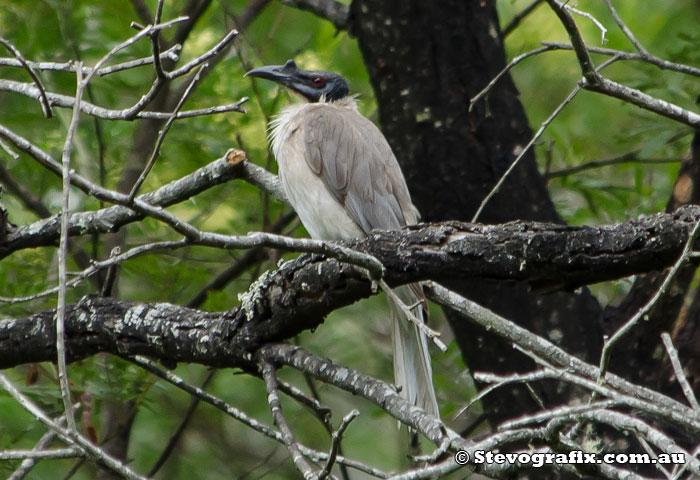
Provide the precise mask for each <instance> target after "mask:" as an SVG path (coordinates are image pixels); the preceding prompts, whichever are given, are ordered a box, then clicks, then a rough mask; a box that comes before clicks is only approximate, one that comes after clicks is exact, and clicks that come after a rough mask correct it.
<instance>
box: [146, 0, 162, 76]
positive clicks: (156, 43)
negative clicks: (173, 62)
mask: <svg viewBox="0 0 700 480" xmlns="http://www.w3.org/2000/svg"><path fill="white" fill-rule="evenodd" d="M162 17H163V0H158V4H157V5H156V16H155V18H154V19H153V23H155V24H156V25H157V24H159V23H160V21H161V19H162ZM148 37H149V38H150V39H151V53H152V56H153V68H154V70H155V72H156V76H157V77H158V78H159V79H160V80H164V79H165V73H164V72H163V65H162V64H161V63H160V31H159V30H156V31H154V32H152V33H151V34H149V35H148Z"/></svg>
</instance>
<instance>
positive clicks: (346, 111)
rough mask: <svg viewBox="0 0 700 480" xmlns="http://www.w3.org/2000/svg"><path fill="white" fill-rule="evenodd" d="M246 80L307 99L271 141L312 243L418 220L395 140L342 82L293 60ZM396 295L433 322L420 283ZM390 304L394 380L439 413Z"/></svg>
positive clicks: (424, 362)
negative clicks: (275, 86)
mask: <svg viewBox="0 0 700 480" xmlns="http://www.w3.org/2000/svg"><path fill="white" fill-rule="evenodd" d="M246 76H251V77H259V78H264V79H267V80H272V81H274V82H277V83H278V84H280V85H283V86H285V87H287V88H289V89H291V90H293V91H294V92H296V93H298V94H300V95H301V96H302V97H304V98H305V99H306V100H307V101H308V102H305V103H301V104H294V105H291V106H289V107H287V108H285V109H284V110H283V111H282V112H281V113H280V114H279V115H278V116H277V117H276V118H275V119H274V120H273V121H272V123H271V125H270V127H271V132H270V142H271V147H272V153H273V154H274V156H275V159H276V160H277V164H278V165H279V177H280V179H281V181H282V186H283V188H284V191H285V193H286V195H287V198H288V199H289V202H290V203H291V205H292V207H293V208H294V210H296V212H297V214H298V215H299V218H300V219H301V222H302V223H303V224H304V227H305V228H306V230H307V231H308V232H309V234H310V235H311V236H312V237H313V238H315V239H319V240H345V239H351V238H359V237H363V236H366V235H369V233H370V232H371V231H372V230H373V229H381V230H398V229H400V228H401V227H403V226H405V225H413V224H415V223H416V222H417V220H418V212H417V210H416V208H415V207H414V206H413V203H411V197H410V195H409V193H408V188H407V187H406V181H405V179H404V176H403V173H402V172H401V168H400V167H399V164H398V162H397V161H396V157H395V156H394V154H393V152H392V151H391V147H389V143H388V142H387V141H386V139H385V138H384V135H382V132H381V131H380V130H379V129H378V128H377V127H376V126H375V125H374V124H373V123H372V122H371V121H370V120H368V119H367V118H365V117H364V116H362V115H361V114H360V113H359V112H358V110H357V103H356V101H355V98H354V97H352V96H349V88H348V84H347V82H346V81H345V79H344V78H343V77H341V76H340V75H338V74H337V73H333V72H325V71H304V70H300V69H299V68H298V67H297V66H296V64H295V63H294V61H292V60H289V61H288V62H287V63H285V64H284V65H274V66H267V67H262V68H256V69H254V70H251V71H249V72H248V73H247V74H246ZM396 293H397V294H398V297H399V298H400V299H401V301H402V302H403V303H404V305H407V306H409V307H411V308H413V312H414V315H415V316H417V317H418V318H419V319H421V320H422V321H426V320H427V308H426V305H425V297H424V295H423V290H422V288H421V287H420V285H418V284H411V285H406V286H402V287H399V288H397V289H396ZM389 304H390V306H391V311H392V315H391V316H392V324H393V327H392V339H393V348H394V377H395V383H396V385H397V387H398V388H399V392H400V394H401V395H402V396H403V397H404V398H405V399H406V400H408V401H409V402H411V403H413V404H414V405H417V406H419V407H421V408H423V409H424V410H425V411H427V412H429V413H431V414H433V415H436V416H437V415H438V406H437V401H436V399H435V391H434V390H433V375H432V369H431V366H430V355H429V353H428V343H427V340H426V337H425V335H424V334H423V332H421V331H420V329H419V328H418V327H417V326H416V325H415V324H414V323H411V322H410V321H409V320H408V318H406V313H405V311H404V310H403V309H402V308H401V307H400V306H399V305H396V303H395V302H393V301H392V299H391V298H389Z"/></svg>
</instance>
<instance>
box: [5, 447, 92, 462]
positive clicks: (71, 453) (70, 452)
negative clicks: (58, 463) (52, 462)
mask: <svg viewBox="0 0 700 480" xmlns="http://www.w3.org/2000/svg"><path fill="white" fill-rule="evenodd" d="M82 455H83V454H82V452H80V450H77V449H75V448H54V449H49V450H0V460H23V459H25V458H26V459H31V460H41V459H44V458H73V457H80V456H82Z"/></svg>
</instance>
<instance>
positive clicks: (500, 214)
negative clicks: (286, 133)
mask: <svg viewBox="0 0 700 480" xmlns="http://www.w3.org/2000/svg"><path fill="white" fill-rule="evenodd" d="M350 21H351V24H350V25H351V32H352V33H353V34H354V35H356V36H357V38H358V40H359V45H360V49H361V51H362V54H363V56H364V60H365V63H366V65H367V69H368V71H369V74H370V78H371V81H372V85H373V86H374V90H375V92H376V96H377V101H378V104H379V118H380V123H381V125H382V129H383V132H384V134H385V135H386V137H387V139H388V140H389V143H390V144H391V146H392V148H393V149H394V153H395V154H396V156H397V158H398V160H399V162H400V163H401V166H402V168H403V171H404V174H405V175H406V180H407V182H408V185H409V189H410V191H411V193H412V197H413V201H414V203H415V204H416V206H417V207H418V208H419V210H420V211H421V213H422V215H423V219H424V220H426V221H439V220H445V219H459V220H470V219H471V217H472V216H473V215H474V213H475V212H476V210H477V208H478V206H479V204H480V203H481V201H482V200H483V199H484V197H485V196H486V195H487V194H488V192H489V191H490V189H491V188H492V187H493V186H494V185H495V184H496V182H498V180H499V179H500V177H501V176H502V175H503V173H504V172H505V171H506V169H507V168H508V167H509V166H510V164H511V162H512V161H513V160H514V159H515V157H516V156H517V155H518V153H519V152H520V151H521V150H522V148H523V147H524V146H525V145H526V144H527V142H528V141H529V140H530V138H531V137H532V131H531V129H530V127H529V125H528V122H527V118H526V116H525V113H524V111H523V108H522V105H521V104H520V101H519V99H518V92H517V90H516V88H515V86H514V84H513V82H512V81H511V79H510V77H509V76H505V77H504V78H503V79H502V80H501V81H500V82H499V83H498V85H497V86H496V87H495V88H494V89H493V91H492V92H491V93H490V94H489V96H488V97H487V98H486V99H485V100H482V101H480V102H479V103H478V104H477V105H475V108H474V109H473V111H472V112H470V111H469V103H470V99H471V98H472V97H473V96H474V95H476V94H477V93H478V92H479V91H480V90H481V89H482V88H483V87H484V86H485V85H486V84H487V83H488V82H489V81H490V80H491V79H492V78H493V77H494V76H495V75H496V74H497V73H498V72H499V71H500V70H501V69H502V68H503V67H504V66H505V53H504V50H503V44H502V42H501V37H500V29H499V23H498V17H497V13H496V9H495V4H494V2H493V1H491V0H482V1H474V0H472V1H464V0H443V1H440V2H425V1H424V0H400V1H399V0H391V1H386V0H355V1H354V2H353V3H352V7H351V19H350ZM514 219H528V220H539V221H547V222H562V220H561V218H560V217H559V215H558V214H557V212H556V211H555V209H554V206H553V204H552V202H551V199H550V198H549V195H548V193H547V190H546V186H545V183H544V181H543V179H542V177H541V176H540V174H539V173H538V171H537V166H536V163H535V159H534V155H533V154H532V153H531V152H530V153H528V154H527V155H526V156H525V157H524V158H523V159H522V160H521V161H520V164H519V165H518V166H517V167H516V168H515V169H514V171H513V172H512V173H511V174H510V176H509V177H508V179H507V180H506V182H505V183H504V184H503V186H502V187H501V189H500V191H499V192H498V193H497V194H496V195H495V196H494V197H493V199H492V200H491V201H490V203H489V204H488V205H487V207H486V208H485V210H484V211H483V213H482V215H481V216H480V218H479V221H482V222H488V223H500V222H504V221H508V220H514ZM448 286H449V287H450V288H453V289H456V290H457V291H459V292H461V293H462V294H464V295H466V296H467V297H469V298H471V299H472V300H474V301H476V302H478V303H481V304H482V305H484V306H486V307H488V308H490V309H492V310H494V311H496V312H497V313H499V314H501V315H503V316H505V317H506V318H509V319H512V320H514V321H516V322H518V323H519V324H521V325H522V326H524V327H526V328H528V329H531V330H533V331H535V332H537V333H539V334H543V335H544V336H545V337H548V338H550V339H552V340H553V341H555V342H557V343H558V344H559V345H561V346H562V347H564V348H566V349H567V350H568V351H570V352H572V353H574V354H575V355H578V356H580V357H581V358H583V359H586V360H589V361H590V360H594V359H596V358H597V357H598V355H599V353H600V347H601V340H602V334H601V330H600V326H599V318H600V312H601V309H600V306H599V304H598V303H597V301H596V300H595V299H594V298H593V297H592V296H591V295H590V294H589V292H588V291H587V290H585V289H581V290H579V291H578V292H575V293H574V292H558V293H554V294H541V293H537V292H533V291H531V290H530V289H529V288H528V287H527V286H526V285H522V284H518V283H509V282H497V281H493V282H484V281H482V280H479V281H478V282H472V281H460V282H455V283H454V284H452V285H448ZM448 319H449V321H450V325H451V326H452V329H453V330H454V333H455V335H456V338H457V342H458V344H459V346H460V349H461V351H462V355H463V357H464V360H465V363H466V364H467V365H468V367H469V368H470V369H471V370H473V371H484V370H485V371H495V372H498V373H507V372H514V371H523V370H528V369H531V368H532V367H533V364H532V362H530V361H529V360H528V359H527V358H526V357H524V356H523V355H522V354H520V353H519V352H517V351H516V350H514V349H513V348H511V346H510V345H505V344H504V343H503V342H502V341H501V340H499V339H498V338H496V337H495V336H494V335H491V334H489V333H488V332H486V331H483V330H482V329H479V328H477V327H474V326H472V325H469V324H468V323H467V322H465V321H464V320H462V319H460V318H458V317H456V316H454V315H451V314H449V313H448ZM538 387H542V385H538ZM550 387H552V386H545V387H544V388H543V389H541V390H540V391H539V392H538V393H539V394H540V395H541V396H542V397H543V399H544V401H545V404H546V405H547V406H551V405H552V404H556V403H560V402H564V401H566V400H567V398H568V395H569V393H570V392H567V391H560V390H557V391H555V389H554V388H553V387H552V388H550ZM485 402H487V403H486V404H485V405H484V406H485V409H486V416H487V418H488V419H489V420H490V422H491V423H492V424H495V423H498V422H499V421H501V420H504V419H506V418H513V417H514V416H517V415H519V414H520V413H525V412H528V411H531V410H532V409H534V408H536V404H535V402H534V401H532V400H531V398H530V394H529V393H528V392H527V390H525V389H524V388H521V387H513V388H511V390H510V391H509V392H508V394H505V392H504V391H501V394H500V395H497V396H492V397H487V398H486V400H485Z"/></svg>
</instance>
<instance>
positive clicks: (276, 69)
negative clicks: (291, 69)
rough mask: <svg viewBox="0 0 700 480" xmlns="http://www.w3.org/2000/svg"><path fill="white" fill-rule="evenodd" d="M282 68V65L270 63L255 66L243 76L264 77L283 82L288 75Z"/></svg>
mask: <svg viewBox="0 0 700 480" xmlns="http://www.w3.org/2000/svg"><path fill="white" fill-rule="evenodd" d="M282 68H283V67H282V65H268V66H267V67H260V68H254V69H253V70H251V71H249V72H247V73H246V74H245V75H243V76H244V77H258V78H264V79H267V80H272V81H274V82H280V83H281V80H282V79H283V78H285V77H286V75H284V74H283V73H282V72H281V71H282Z"/></svg>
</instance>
